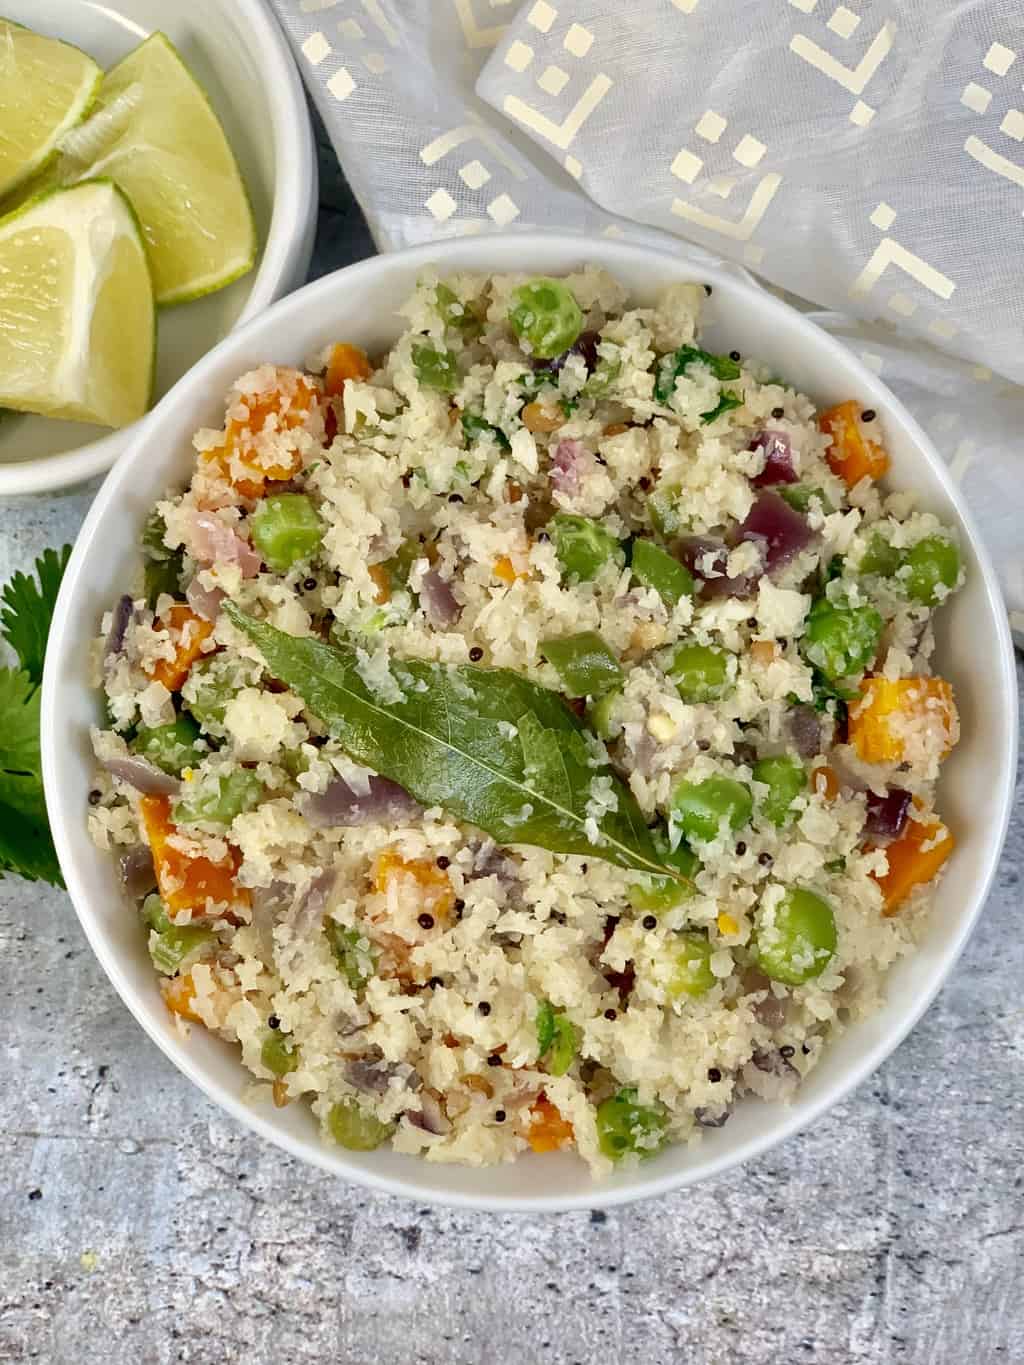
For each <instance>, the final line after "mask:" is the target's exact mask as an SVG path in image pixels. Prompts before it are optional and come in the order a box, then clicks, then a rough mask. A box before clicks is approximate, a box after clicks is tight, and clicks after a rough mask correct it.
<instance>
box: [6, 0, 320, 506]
mask: <svg viewBox="0 0 1024 1365" xmlns="http://www.w3.org/2000/svg"><path fill="white" fill-rule="evenodd" d="M0 12H2V13H3V15H4V16H5V18H8V19H13V20H15V21H16V22H17V23H21V24H26V25H28V26H29V27H30V28H33V29H35V30H36V31H37V32H39V33H45V34H49V35H51V36H52V37H54V38H62V39H64V40H65V41H66V42H69V43H74V44H75V45H76V46H77V47H80V48H82V49H83V50H84V51H86V52H88V53H89V54H90V55H91V56H92V57H94V58H95V59H96V61H98V62H99V64H100V65H101V66H102V67H104V68H107V67H110V66H112V65H113V64H114V63H115V62H117V61H119V60H120V59H121V58H122V57H123V56H125V54H126V53H128V52H130V51H131V49H132V48H133V47H135V46H137V44H138V43H140V42H141V41H142V40H143V39H144V38H145V37H147V36H148V35H149V34H150V33H152V32H154V31H155V30H158V29H159V30H161V31H162V32H164V33H166V34H167V36H168V37H169V38H170V39H171V41H172V42H173V43H174V44H175V46H176V47H177V48H178V50H179V52H180V53H181V54H182V56H183V57H184V59H185V61H186V62H187V63H188V66H189V68H190V70H191V71H192V73H193V74H194V75H195V76H196V77H197V79H198V80H199V82H200V84H201V85H202V86H203V88H204V89H205V90H206V93H207V94H208V95H209V97H210V100H211V102H212V104H213V107H214V109H215V110H216V111H217V114H218V116H219V117H220V119H221V122H222V123H223V124H224V128H225V130H226V132H227V135H228V140H229V141H230V143H231V146H232V148H233V149H234V152H235V155H236V156H237V158H238V162H239V165H240V166H241V169H242V174H243V176H244V178H245V183H246V185H247V187H248V190H249V194H250V197H251V199H252V204H253V211H254V213H255V216H256V225H257V229H258V231H259V239H260V248H261V249H260V256H259V259H258V260H257V262H256V266H255V268H254V269H253V270H252V271H251V272H250V273H249V274H248V275H246V276H245V277H244V278H243V279H241V280H238V281H236V282H235V283H234V284H233V285H230V286H229V287H228V288H227V289H222V290H221V291H220V292H219V293H216V294H211V295H210V296H209V297H208V298H205V299H200V300H197V301H196V302H195V303H188V304H182V305H181V306H180V307H176V308H168V309H163V310H161V312H160V316H159V323H158V326H159V348H158V349H159V354H158V357H157V375H156V396H157V397H161V396H162V395H163V394H165V393H166V392H167V390H168V389H169V388H170V387H171V386H172V384H174V383H176V382H177V380H178V379H180V378H181V376H182V375H183V374H184V373H185V372H186V371H187V370H188V369H189V368H190V367H191V366H192V365H193V364H194V363H195V362H196V361H197V360H198V359H199V358H200V357H201V356H203V355H205V354H206V352H207V351H209V350H210V348H211V347H212V346H215V345H216V344H217V342H218V341H220V339H221V338H222V337H224V336H226V335H227V333H228V332H230V331H231V329H232V328H233V327H236V326H238V325H239V324H240V323H242V322H246V321H248V319H249V318H253V317H255V316H256V315H257V314H258V313H261V312H262V311H263V309H264V308H266V307H267V305H268V304H271V303H273V302H274V300H275V299H279V298H281V297H282V295H284V294H287V293H289V292H290V291H291V290H292V289H295V288H297V287H298V286H299V285H300V284H302V283H303V282H304V281H305V279H306V275H307V273H308V271H309V262H310V257H311V256H312V253H313V236H314V233H315V231H316V202H317V172H316V156H315V151H314V146H313V132H312V127H311V125H310V120H309V112H308V109H307V107H306V97H305V94H304V93H303V89H302V82H301V81H300V79H299V75H298V72H297V71H296V69H295V63H294V62H293V61H292V57H291V53H290V51H289V49H288V43H287V41H286V39H285V36H284V34H283V33H282V32H281V30H280V28H279V27H278V25H277V23H276V22H275V20H274V17H273V15H272V13H271V11H270V8H269V6H267V5H265V4H264V3H263V0H194V3H191V4H174V3H168V0H102V3H101V0H4V3H3V5H2V7H0ZM145 420H146V419H145V418H143V421H145ZM140 425H141V424H139V423H137V424H136V425H135V426H134V427H128V428H126V429H124V430H122V431H113V432H112V431H109V430H107V429H106V428H103V427H95V426H86V425H84V424H82V423H78V422H56V421H52V420H49V419H47V418H44V417H35V416H32V415H24V416H21V415H17V416H5V417H4V419H3V420H2V421H0V496H4V495H8V494H18V493H41V492H45V491H47V490H50V489H55V488H65V487H68V486H70V485H73V484H76V483H81V482H82V481H83V480H84V479H88V478H91V477H92V476H93V475H94V474H102V473H104V472H105V471H106V470H108V469H109V468H110V467H111V465H112V464H113V463H114V461H115V460H116V459H117V457H118V456H119V455H120V454H121V452H122V451H123V450H126V449H127V448H128V446H129V445H130V444H131V442H132V440H133V439H134V437H135V436H136V435H137V433H138V429H139V426H140Z"/></svg>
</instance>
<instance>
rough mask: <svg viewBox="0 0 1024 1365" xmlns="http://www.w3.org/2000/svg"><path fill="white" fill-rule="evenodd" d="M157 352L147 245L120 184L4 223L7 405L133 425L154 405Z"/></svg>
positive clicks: (85, 188)
mask: <svg viewBox="0 0 1024 1365" xmlns="http://www.w3.org/2000/svg"><path fill="white" fill-rule="evenodd" d="M155 350H156V310H155V308H154V306H153V283H152V279H151V276H150V272H149V263H148V260H147V257H146V248H145V245H144V243H143V240H142V236H141V233H140V232H139V225H138V222H137V221H136V218H135V214H134V213H133V212H132V208H131V205H130V204H129V202H128V200H127V199H126V198H125V196H124V195H123V194H122V193H121V191H120V190H119V189H118V188H117V187H116V186H115V185H112V184H111V183H110V182H109V181H88V182H86V183H84V184H81V185H76V186H74V187H73V188H71V189H66V190H54V191H53V192H52V193H50V194H47V195H44V196H43V197H42V198H40V199H33V200H30V201H29V203H27V204H24V205H22V207H21V208H19V209H16V210H15V211H14V213H10V214H8V215H7V217H6V218H0V408H14V409H16V410H18V411H20V412H38V413H42V414H43V415H44V416H47V417H65V418H70V419H71V420H73V421H78V422H98V423H99V424H100V425H102V426H108V427H122V426H126V425H127V424H128V423H129V422H134V421H135V420H136V419H137V418H139V417H141V416H142V415H143V413H144V412H145V411H146V409H147V408H148V406H149V401H150V396H151V394H152V388H153V360H154V355H155Z"/></svg>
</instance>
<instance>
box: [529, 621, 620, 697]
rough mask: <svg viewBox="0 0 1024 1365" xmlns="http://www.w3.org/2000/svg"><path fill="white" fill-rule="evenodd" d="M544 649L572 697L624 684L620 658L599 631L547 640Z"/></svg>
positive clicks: (603, 690)
mask: <svg viewBox="0 0 1024 1365" xmlns="http://www.w3.org/2000/svg"><path fill="white" fill-rule="evenodd" d="M541 649H542V650H543V651H544V654H545V655H546V657H547V660H548V662H549V663H550V664H551V665H552V667H553V668H554V669H555V671H556V672H557V673H558V676H559V678H560V679H561V680H562V685H563V688H564V691H565V692H566V693H567V694H568V695H569V696H570V697H600V696H601V695H602V694H603V693H605V692H609V691H611V690H612V689H613V688H617V687H619V686H621V684H622V669H621V667H620V665H619V661H618V659H617V658H616V657H615V655H614V654H613V653H612V651H611V650H610V649H609V648H608V646H607V645H606V644H605V642H604V641H603V640H602V639H601V637H600V635H598V634H597V633H596V631H593V630H585V631H582V632H581V633H580V634H579V635H567V636H565V637H564V638H563V639H561V640H544V641H542V643H541Z"/></svg>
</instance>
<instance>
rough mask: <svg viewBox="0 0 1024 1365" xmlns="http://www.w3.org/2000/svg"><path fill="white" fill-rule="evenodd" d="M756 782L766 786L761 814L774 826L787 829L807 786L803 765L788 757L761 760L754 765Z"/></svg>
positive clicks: (782, 755) (775, 756)
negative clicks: (797, 798)
mask: <svg viewBox="0 0 1024 1365" xmlns="http://www.w3.org/2000/svg"><path fill="white" fill-rule="evenodd" d="M754 781H755V782H763V783H764V784H765V786H766V787H767V788H768V794H767V795H766V796H763V797H762V798H761V800H760V803H759V804H760V807H761V813H762V815H763V816H764V817H765V819H766V820H770V821H771V823H772V824H773V825H779V826H781V825H785V824H787V823H788V822H789V820H790V819H792V815H793V812H792V811H791V809H790V807H791V806H792V804H793V802H794V800H795V799H796V797H798V796H799V795H800V793H801V792H802V791H803V790H804V788H805V787H806V786H807V773H806V772H805V771H804V766H803V764H802V763H798V762H797V760H796V759H795V758H790V757H788V755H786V754H777V755H773V756H772V757H770V758H759V759H758V760H757V762H756V763H755V764H754Z"/></svg>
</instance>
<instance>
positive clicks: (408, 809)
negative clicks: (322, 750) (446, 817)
mask: <svg viewBox="0 0 1024 1365" xmlns="http://www.w3.org/2000/svg"><path fill="white" fill-rule="evenodd" d="M422 812H423V807H422V806H421V805H420V803H419V802H418V801H416V800H415V799H414V798H413V797H411V796H410V795H409V793H408V792H407V791H406V790H405V788H404V787H400V786H399V785H398V783H397V782H392V781H391V779H390V778H387V777H371V778H370V779H369V789H368V790H367V791H366V792H357V791H354V790H353V789H352V788H351V787H350V786H349V784H348V783H347V782H346V781H345V779H344V778H343V777H336V778H334V780H333V781H331V782H329V783H328V784H327V787H326V789H325V790H324V791H322V792H316V793H313V792H311V793H309V794H308V795H307V796H306V797H304V799H303V801H302V813H303V815H304V816H305V817H306V819H307V820H308V821H309V823H310V824H311V825H317V826H318V827H320V828H321V829H324V828H328V827H330V826H332V825H335V826H343V827H345V828H349V829H350V828H352V827H353V826H355V825H378V824H380V825H397V824H400V823H401V822H402V821H404V820H413V819H415V818H416V816H418V815H421V814H422Z"/></svg>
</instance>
